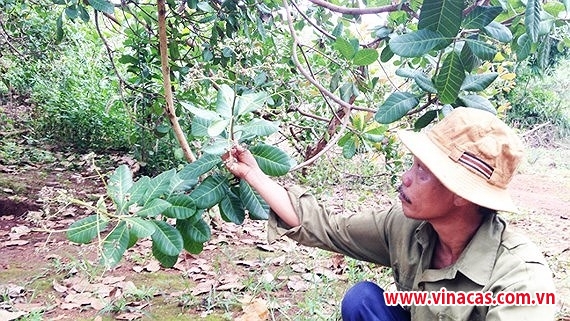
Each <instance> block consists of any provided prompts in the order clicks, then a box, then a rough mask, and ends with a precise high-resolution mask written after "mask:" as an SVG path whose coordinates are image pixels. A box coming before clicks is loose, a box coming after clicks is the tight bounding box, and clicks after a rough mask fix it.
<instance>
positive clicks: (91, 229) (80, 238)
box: [66, 214, 108, 244]
mask: <svg viewBox="0 0 570 321" xmlns="http://www.w3.org/2000/svg"><path fill="white" fill-rule="evenodd" d="M107 223H108V220H107V219H105V218H104V217H103V216H100V215H97V214H94V215H90V216H87V217H85V218H82V219H80V220H79V221H77V222H74V223H73V224H71V225H70V226H69V228H68V229H67V232H66V236H67V239H68V240H70V241H71V242H74V243H81V244H87V243H89V242H91V240H93V239H94V238H95V237H96V236H97V234H99V233H100V232H101V231H102V230H104V229H105V228H106V227H107Z"/></svg>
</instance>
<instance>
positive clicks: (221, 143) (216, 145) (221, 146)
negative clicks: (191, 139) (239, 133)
mask: <svg viewBox="0 0 570 321" xmlns="http://www.w3.org/2000/svg"><path fill="white" fill-rule="evenodd" d="M231 144H232V143H231V142H230V141H229V140H228V139H226V138H222V137H215V138H214V139H213V140H212V141H211V142H210V144H208V145H206V147H204V148H203V149H202V151H203V152H204V153H206V154H210V155H216V156H220V155H222V154H224V153H225V152H226V151H228V150H229V148H230V146H231Z"/></svg>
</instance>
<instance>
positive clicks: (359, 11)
mask: <svg viewBox="0 0 570 321" xmlns="http://www.w3.org/2000/svg"><path fill="white" fill-rule="evenodd" d="M309 1H310V2H311V3H313V4H314V5H317V6H319V7H323V8H326V9H328V10H330V11H334V12H338V13H342V14H351V15H364V14H378V13H384V12H393V11H399V10H404V11H411V9H410V7H409V5H408V4H407V3H404V4H401V3H399V4H392V5H387V6H382V7H372V8H347V7H341V6H337V5H335V4H332V3H329V2H327V1H325V0H309Z"/></svg>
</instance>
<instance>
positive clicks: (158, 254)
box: [152, 242, 178, 268]
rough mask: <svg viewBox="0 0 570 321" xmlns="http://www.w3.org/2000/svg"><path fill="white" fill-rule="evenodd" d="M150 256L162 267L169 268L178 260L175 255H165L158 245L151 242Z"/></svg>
mask: <svg viewBox="0 0 570 321" xmlns="http://www.w3.org/2000/svg"><path fill="white" fill-rule="evenodd" d="M152 256H154V258H156V260H157V261H158V262H160V264H161V265H162V266H164V267H167V268H171V267H173V266H174V265H175V264H176V262H178V254H177V255H167V254H164V253H163V252H162V251H160V250H159V249H158V246H157V245H156V244H155V243H154V242H152Z"/></svg>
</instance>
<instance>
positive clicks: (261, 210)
mask: <svg viewBox="0 0 570 321" xmlns="http://www.w3.org/2000/svg"><path fill="white" fill-rule="evenodd" d="M239 192H240V193H239V195H240V197H241V200H242V202H243V204H244V205H245V208H247V210H248V211H249V217H250V218H251V219H253V220H266V219H268V218H269V205H267V203H266V202H265V201H264V200H263V199H262V198H261V196H259V194H257V192H256V191H254V190H253V189H252V188H251V186H249V184H248V183H247V182H246V181H245V180H243V179H242V180H240V182H239Z"/></svg>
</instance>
